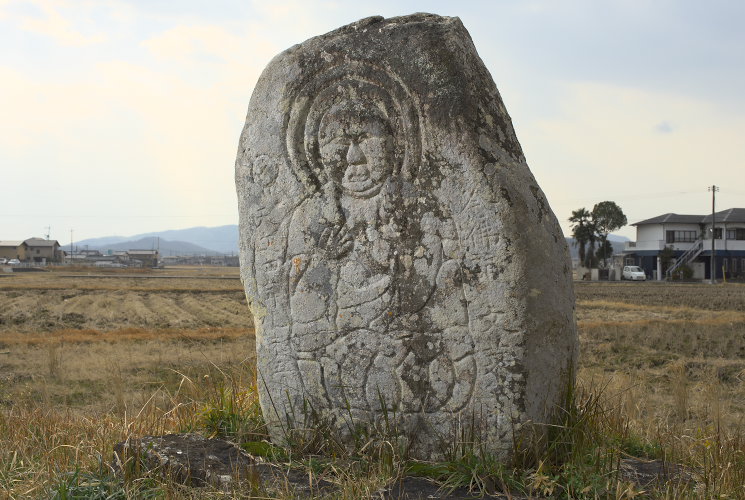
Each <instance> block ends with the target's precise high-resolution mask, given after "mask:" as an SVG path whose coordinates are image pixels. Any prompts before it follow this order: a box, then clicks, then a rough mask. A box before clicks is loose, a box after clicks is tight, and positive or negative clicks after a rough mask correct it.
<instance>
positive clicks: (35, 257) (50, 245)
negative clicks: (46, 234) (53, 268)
mask: <svg viewBox="0 0 745 500" xmlns="http://www.w3.org/2000/svg"><path fill="white" fill-rule="evenodd" d="M23 243H24V244H25V245H26V259H25V260H28V261H30V262H60V261H62V252H61V251H60V244H59V242H57V240H45V239H43V238H29V239H27V240H26V241H24V242H23Z"/></svg>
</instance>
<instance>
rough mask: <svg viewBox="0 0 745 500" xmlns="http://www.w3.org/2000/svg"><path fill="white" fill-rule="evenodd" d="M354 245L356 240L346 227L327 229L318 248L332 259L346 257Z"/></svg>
mask: <svg viewBox="0 0 745 500" xmlns="http://www.w3.org/2000/svg"><path fill="white" fill-rule="evenodd" d="M353 245H354V238H353V236H352V234H351V232H350V231H349V228H347V227H346V226H345V225H341V226H333V227H327V228H326V229H324V230H323V232H322V233H321V237H320V239H319V240H318V247H319V248H320V249H321V250H323V251H324V252H325V253H326V255H327V256H329V257H330V258H332V259H340V258H341V257H344V256H345V255H346V254H348V253H349V251H350V250H352V247H353Z"/></svg>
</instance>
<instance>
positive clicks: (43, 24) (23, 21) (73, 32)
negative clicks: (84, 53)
mask: <svg viewBox="0 0 745 500" xmlns="http://www.w3.org/2000/svg"><path fill="white" fill-rule="evenodd" d="M18 3H19V2H13V1H12V0H6V1H4V2H3V3H0V9H1V8H3V7H5V11H4V12H2V11H0V18H3V19H5V20H10V21H11V22H14V23H15V24H16V25H17V26H18V27H19V28H20V29H22V30H24V31H28V32H31V33H35V34H38V35H42V36H46V37H49V38H51V39H52V40H54V41H55V42H57V43H59V44H60V45H63V46H73V47H80V46H85V45H91V44H96V43H100V42H102V41H104V40H105V39H106V36H105V35H104V34H103V33H102V32H99V33H95V34H84V33H83V32H82V31H81V30H80V29H79V28H77V27H76V26H75V24H80V23H81V21H83V23H84V22H85V20H86V19H85V18H86V17H87V15H89V13H90V12H89V8H88V7H90V5H85V4H82V5H81V4H80V3H79V2H78V3H75V2H69V1H64V0H27V3H28V5H30V6H32V7H35V10H37V11H38V15H33V14H29V13H27V12H26V13H21V12H14V11H13V10H12V9H10V8H9V7H10V6H12V5H13V4H18ZM81 7H82V8H81Z"/></svg>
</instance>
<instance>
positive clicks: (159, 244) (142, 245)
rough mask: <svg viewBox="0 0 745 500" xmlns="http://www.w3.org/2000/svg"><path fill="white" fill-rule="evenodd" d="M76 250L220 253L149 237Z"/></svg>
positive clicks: (185, 243) (172, 253) (162, 254)
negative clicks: (156, 250)
mask: <svg viewBox="0 0 745 500" xmlns="http://www.w3.org/2000/svg"><path fill="white" fill-rule="evenodd" d="M75 246H76V248H88V249H90V250H100V251H101V252H102V253H107V252H108V251H109V250H110V251H122V250H125V251H126V250H154V249H158V250H159V251H160V255H161V256H170V255H182V256H183V255H218V254H220V252H215V251H214V250H210V249H208V248H204V247H200V246H199V245H194V244H193V243H189V242H186V241H171V240H166V239H164V238H158V237H157V236H149V237H147V238H140V239H137V240H126V241H122V242H120V243H112V244H110V245H88V244H76V245H75Z"/></svg>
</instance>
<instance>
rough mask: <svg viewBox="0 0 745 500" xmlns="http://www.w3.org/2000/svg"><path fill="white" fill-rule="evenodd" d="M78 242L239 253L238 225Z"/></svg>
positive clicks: (114, 247)
mask: <svg viewBox="0 0 745 500" xmlns="http://www.w3.org/2000/svg"><path fill="white" fill-rule="evenodd" d="M159 238H160V242H158V239H159ZM74 245H75V246H76V247H77V248H86V247H87V248H90V249H93V250H101V251H105V250H133V249H141V250H142V249H154V248H160V253H161V255H195V254H205V255H215V254H227V255H231V254H237V253H238V226H237V225H235V224H232V225H228V226H218V227H192V228H188V229H172V230H167V231H158V232H154V233H142V234H136V235H134V236H128V237H125V236H105V237H102V238H91V239H87V240H81V241H76V242H74Z"/></svg>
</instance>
